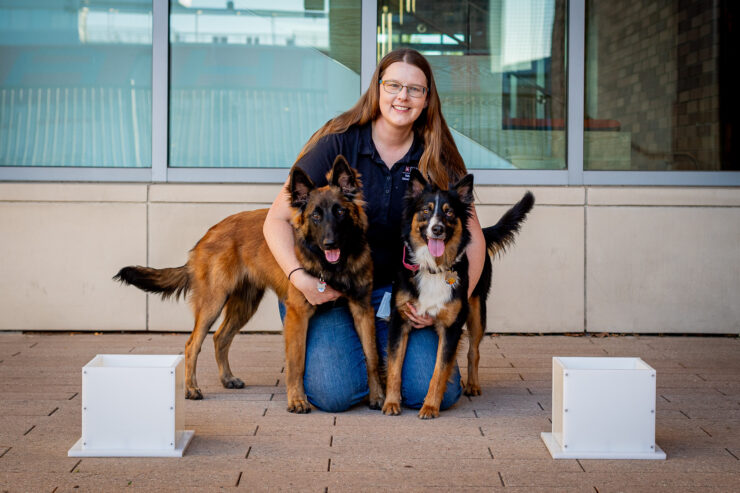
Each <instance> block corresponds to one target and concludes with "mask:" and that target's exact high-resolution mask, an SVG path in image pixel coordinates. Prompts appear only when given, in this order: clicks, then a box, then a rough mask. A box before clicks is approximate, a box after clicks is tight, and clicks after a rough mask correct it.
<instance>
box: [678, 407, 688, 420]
mask: <svg viewBox="0 0 740 493" xmlns="http://www.w3.org/2000/svg"><path fill="white" fill-rule="evenodd" d="M678 412H679V413H681V414H683V415H684V416H686V417H687V418H689V419H691V416H689V415H688V414H686V413H685V412H683V411H681V410H680V409H679V410H678Z"/></svg>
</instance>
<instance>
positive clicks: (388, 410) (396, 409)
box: [383, 401, 401, 416]
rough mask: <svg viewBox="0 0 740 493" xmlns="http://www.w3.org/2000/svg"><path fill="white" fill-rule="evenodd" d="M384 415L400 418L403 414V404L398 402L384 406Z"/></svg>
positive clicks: (387, 403)
mask: <svg viewBox="0 0 740 493" xmlns="http://www.w3.org/2000/svg"><path fill="white" fill-rule="evenodd" d="M383 414H385V415H386V416H398V415H399V414H401V404H400V403H398V402H388V401H386V403H385V404H383Z"/></svg>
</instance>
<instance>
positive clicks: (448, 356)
mask: <svg viewBox="0 0 740 493" xmlns="http://www.w3.org/2000/svg"><path fill="white" fill-rule="evenodd" d="M464 321H465V318H464V317H459V318H458V319H457V320H455V321H454V322H453V323H452V325H451V326H449V327H445V324H444V323H443V321H442V320H440V319H439V318H438V319H437V321H436V323H435V326H436V329H437V335H438V336H439V342H438V344H437V360H436V362H435V364H434V373H433V374H432V379H431V380H430V381H429V390H428V391H427V395H426V397H424V405H423V406H422V407H421V410H419V417H420V418H421V419H432V418H436V417H438V416H439V407H440V405H441V404H442V398H443V397H444V394H445V390H446V389H447V381H448V380H449V379H450V374H451V373H452V369H453V368H454V366H455V355H456V354H457V346H458V344H459V343H460V336H461V335H462V327H463V323H464Z"/></svg>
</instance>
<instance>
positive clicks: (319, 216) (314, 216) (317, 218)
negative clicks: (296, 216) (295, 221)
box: [311, 212, 321, 222]
mask: <svg viewBox="0 0 740 493" xmlns="http://www.w3.org/2000/svg"><path fill="white" fill-rule="evenodd" d="M311 219H313V220H314V221H316V222H319V221H321V214H319V213H318V212H314V213H313V214H311Z"/></svg>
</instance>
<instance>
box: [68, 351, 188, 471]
mask: <svg viewBox="0 0 740 493" xmlns="http://www.w3.org/2000/svg"><path fill="white" fill-rule="evenodd" d="M184 405H185V363H184V358H183V356H182V355H138V354H99V355H97V356H95V357H94V358H93V359H92V360H90V362H89V363H88V364H86V365H85V366H84V367H82V437H81V438H80V439H79V440H78V441H77V443H75V445H74V446H73V447H72V448H71V449H69V452H68V455H69V456H70V457H182V454H183V452H184V451H185V448H186V447H187V446H188V444H189V443H190V440H191V439H192V438H193V431H191V430H190V431H189V430H183V425H184V420H183V413H184Z"/></svg>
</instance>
